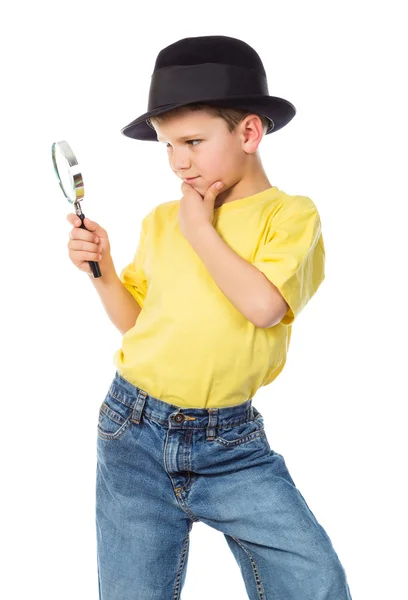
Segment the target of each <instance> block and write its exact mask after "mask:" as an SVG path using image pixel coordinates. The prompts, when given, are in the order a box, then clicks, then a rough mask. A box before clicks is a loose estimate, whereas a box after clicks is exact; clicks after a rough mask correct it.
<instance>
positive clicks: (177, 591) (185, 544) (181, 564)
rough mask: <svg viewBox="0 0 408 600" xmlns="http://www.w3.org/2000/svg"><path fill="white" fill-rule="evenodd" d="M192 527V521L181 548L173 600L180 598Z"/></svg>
mask: <svg viewBox="0 0 408 600" xmlns="http://www.w3.org/2000/svg"><path fill="white" fill-rule="evenodd" d="M192 526H193V521H191V520H190V521H189V524H188V531H187V534H186V536H185V538H184V541H183V545H182V547H181V554H180V558H179V568H178V569H177V574H176V582H175V584H174V589H173V595H172V598H171V600H178V599H179V598H180V580H181V574H182V572H183V568H184V564H185V559H186V553H187V547H188V538H189V535H190V531H191V528H192Z"/></svg>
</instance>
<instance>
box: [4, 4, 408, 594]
mask: <svg viewBox="0 0 408 600" xmlns="http://www.w3.org/2000/svg"><path fill="white" fill-rule="evenodd" d="M0 21H1V26H0V27H1V36H0V39H1V41H0V43H1V57H2V61H1V62H2V67H1V71H2V93H1V105H2V108H1V111H0V119H1V122H0V126H1V128H0V132H1V133H0V135H1V138H0V147H1V161H2V162H1V165H2V205H3V210H2V218H1V236H0V239H1V272H2V286H1V287H2V293H1V306H2V311H1V352H2V362H1V367H2V396H1V405H2V413H1V414H2V436H1V450H2V452H1V458H2V466H1V473H2V481H1V485H2V490H3V491H2V494H1V503H2V510H1V519H2V523H1V538H2V546H3V551H6V554H4V553H3V560H2V572H3V573H2V578H1V583H0V586H1V588H3V589H0V594H1V595H2V597H4V598H7V599H8V600H14V599H18V600H20V599H21V598H32V597H38V598H41V599H42V600H51V599H52V600H55V599H56V598H58V600H65V599H72V598H81V599H87V600H97V598H98V592H97V571H96V534H95V525H94V486H95V474H96V473H95V471H96V424H97V416H98V410H99V406H100V404H101V402H102V400H103V399H104V397H105V394H106V392H107V389H108V386H109V385H110V382H111V380H112V378H113V376H114V373H115V369H114V365H113V355H114V352H115V351H116V350H117V349H118V348H119V347H120V343H121V335H120V333H119V331H118V330H116V329H115V327H114V326H113V325H112V323H111V322H110V320H109V318H108V317H107V316H106V314H105V312H104V309H103V307H102V304H101V303H100V301H99V297H98V295H97V293H96V292H95V290H94V289H93V286H92V284H91V282H90V281H89V280H88V277H87V276H86V275H85V273H82V272H80V271H78V270H77V269H76V268H75V267H74V266H73V265H72V263H71V262H70V260H69V258H68V249H67V243H68V233H69V230H70V228H71V226H70V225H69V224H68V222H67V221H66V215H67V214H68V212H70V211H71V210H72V207H71V206H70V205H69V204H68V203H67V201H66V200H65V199H64V197H63V195H62V193H61V191H60V189H59V186H58V182H57V180H56V177H55V175H54V172H53V166H52V161H51V145H52V143H53V142H54V141H60V140H64V139H65V140H67V141H68V143H69V144H70V145H71V146H72V148H73V150H74V152H75V154H76V156H77V158H78V160H79V163H80V165H81V167H82V173H83V176H84V182H85V198H84V201H83V203H82V208H83V211H84V213H85V214H86V216H89V217H90V218H91V219H93V220H95V221H97V222H98V223H100V224H101V225H102V226H103V227H105V228H106V229H107V231H108V233H109V238H110V241H111V247H112V256H113V258H114V262H115V265H116V270H117V271H118V273H119V271H120V269H121V268H122V267H123V266H124V265H125V264H127V263H128V262H130V260H132V258H133V255H134V251H135V249H136V243H137V240H138V236H139V231H140V224H141V219H142V218H143V216H144V215H145V214H147V212H148V211H150V210H151V208H153V207H154V206H155V205H156V204H159V203H161V202H165V201H168V200H174V199H178V198H180V196H181V194H180V180H179V179H177V178H176V177H175V175H174V174H173V173H172V172H171V170H170V168H169V166H168V163H167V157H166V151H165V148H164V146H163V145H159V144H158V143H155V142H141V141H136V140H131V139H129V138H126V137H125V136H123V135H122V134H121V133H120V129H121V128H122V127H123V126H125V125H126V124H128V123H129V122H130V121H132V120H133V119H135V118H136V117H137V116H138V115H140V114H142V113H144V112H145V111H146V110H147V97H148V89H149V83H150V76H151V74H152V72H153V66H154V61H155V58H156V56H157V54H158V52H159V51H160V50H161V49H162V48H163V47H164V46H167V45H169V44H171V43H173V42H174V41H176V40H178V39H180V38H183V37H190V36H198V35H229V36H233V37H238V38H240V39H242V40H244V41H246V42H247V43H249V44H250V45H252V46H253V47H254V48H255V50H256V51H257V52H258V53H259V54H260V56H261V58H262V60H263V63H264V66H265V69H266V72H267V75H268V82H269V93H270V94H271V95H275V96H280V97H283V98H286V99H288V100H289V101H291V102H292V103H293V104H294V105H295V107H296V109H297V114H296V116H295V117H294V119H293V120H292V121H291V122H290V123H289V124H288V125H287V126H286V127H284V128H283V129H281V130H280V131H277V132H276V133H274V134H271V135H268V136H267V137H266V138H264V139H263V141H262V143H261V147H260V150H261V156H262V160H263V164H264V166H265V169H266V172H267V175H268V177H269V179H270V181H271V182H272V184H273V185H277V186H278V187H279V188H281V189H283V190H285V191H286V192H287V193H289V194H301V195H305V196H309V197H310V198H312V199H313V201H314V202H315V204H316V206H317V207H318V209H319V211H320V215H321V219H322V224H323V232H324V240H325V247H326V260H327V263H326V279H325V281H324V283H323V284H322V286H321V288H320V289H319V291H318V293H317V294H316V296H315V297H314V298H313V299H312V301H311V302H310V304H309V305H308V306H307V307H306V308H305V309H304V311H303V312H302V314H301V315H300V316H299V318H298V320H297V322H296V323H295V325H294V328H293V336H292V343H291V347H290V350H289V356H288V361H287V364H286V366H285V369H284V370H283V372H282V373H281V374H280V376H279V377H278V378H277V379H276V380H275V381H274V382H273V383H272V384H271V385H269V386H266V387H264V388H262V389H260V390H259V392H258V393H257V395H256V398H255V400H254V405H255V406H256V407H257V408H258V410H260V411H261V412H262V414H263V416H264V419H265V424H266V431H267V435H268V439H269V441H270V444H271V446H272V447H273V448H274V449H275V450H277V451H278V452H280V453H281V454H283V455H284V457H285V460H286V463H287V466H288V468H289V470H290V472H291V475H292V476H293V478H294V480H295V481H296V484H297V487H298V488H299V489H300V490H301V491H302V494H303V496H304V497H305V498H306V500H307V502H308V504H309V506H310V507H311V508H312V510H313V512H314V513H315V515H316V516H317V518H318V520H319V522H320V523H321V524H322V525H323V526H324V528H325V529H326V531H327V533H328V534H329V536H330V538H331V540H332V542H333V545H334V547H335V549H336V551H337V553H338V555H339V557H340V559H341V562H342V564H343V566H344V568H345V570H346V572H347V577H348V581H349V585H350V589H351V593H352V597H353V600H384V598H387V599H388V598H389V599H391V598H392V599H394V598H395V599H398V600H399V599H400V598H407V597H408V590H407V582H406V577H405V576H404V572H405V571H406V564H407V558H408V557H407V550H406V539H407V534H408V530H407V529H408V528H407V519H406V510H405V509H406V506H407V500H408V498H407V494H406V493H405V492H404V490H403V484H404V483H405V484H406V462H407V446H406V420H405V419H404V418H403V409H404V408H405V407H404V404H406V400H407V398H408V395H407V384H406V381H407V342H406V340H407V333H408V331H407V319H406V306H407V291H406V290H407V287H406V279H407V244H406V236H405V233H406V219H407V210H406V202H407V185H406V181H405V175H406V165H407V146H406V140H407V133H408V128H407V109H406V107H407V100H408V98H407V93H406V87H405V86H406V61H405V59H404V58H403V56H404V55H405V56H406V55H407V44H406V27H405V21H404V19H403V3H402V2H400V3H398V2H390V1H388V2H382V3H380V2H370V3H369V2H358V1H356V0H354V1H352V2H351V1H348V2H344V1H343V2H341V3H337V4H336V5H334V4H333V3H329V2H323V1H322V2H312V1H308V2H268V3H264V2H262V3H261V2H251V3H246V2H244V3H242V4H239V3H237V2H234V3H231V4H226V5H225V6H223V5H222V4H221V3H220V2H210V1H206V2H204V3H192V2H171V3H168V2H166V3H160V2H159V3H148V4H147V5H145V4H143V3H136V2H134V1H133V2H125V1H122V0H116V1H115V2H113V3H112V2H104V1H100V2H87V1H85V0H81V1H80V2H78V1H76V0H75V1H71V2H61V1H60V0H53V2H45V1H42V0H39V1H37V2H27V1H25V2H15V3H13V4H11V3H8V5H7V8H3V10H2V15H1V19H0ZM180 276H182V274H180ZM214 351H215V352H216V351H217V349H216V348H215V349H214ZM404 401H405V402H404ZM208 597H211V598H212V599H214V600H215V599H216V598H219V599H221V598H223V599H224V598H228V599H230V598H231V599H234V600H244V599H245V598H247V595H246V591H245V588H244V584H243V580H242V577H241V573H240V571H239V568H238V566H237V564H236V562H235V559H234V558H233V555H232V554H231V552H230V550H229V548H228V546H227V543H226V541H225V540H224V537H223V535H222V534H221V533H220V532H218V531H216V530H214V529H211V528H209V527H207V526H205V525H204V524H202V523H196V524H195V525H194V527H193V530H192V533H191V541H190V554H189V562H188V570H187V579H186V584H185V587H184V590H183V592H182V598H183V600H200V599H204V598H208ZM330 600H336V599H334V598H333V599H330Z"/></svg>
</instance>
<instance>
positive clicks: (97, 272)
mask: <svg viewBox="0 0 408 600" xmlns="http://www.w3.org/2000/svg"><path fill="white" fill-rule="evenodd" d="M78 217H79V218H80V219H81V221H82V223H81V225H80V226H79V228H80V229H86V227H85V225H84V219H85V215H84V213H82V214H80V215H78ZM86 230H87V231H89V229H86ZM88 262H89V264H90V265H91V269H92V273H93V276H94V278H96V277H100V276H101V275H102V273H101V270H100V268H99V264H98V263H97V262H95V261H94V260H89V261H88Z"/></svg>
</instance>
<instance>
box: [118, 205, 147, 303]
mask: <svg viewBox="0 0 408 600" xmlns="http://www.w3.org/2000/svg"><path fill="white" fill-rule="evenodd" d="M152 214H153V211H150V212H149V214H147V215H146V216H145V217H144V218H143V220H142V225H141V229H140V235H139V244H138V247H137V249H136V252H135V255H134V257H133V260H132V262H131V263H129V264H128V265H126V266H125V267H124V268H123V269H122V271H121V273H120V275H119V279H120V280H121V282H122V283H123V285H124V286H125V288H126V289H127V290H128V291H129V292H130V293H131V294H132V296H133V297H134V298H135V300H136V302H137V303H138V305H139V306H140V307H141V308H142V307H143V303H144V300H145V298H146V294H147V290H148V283H147V277H146V273H145V270H144V261H145V254H146V245H147V234H148V231H149V226H150V222H151V218H152Z"/></svg>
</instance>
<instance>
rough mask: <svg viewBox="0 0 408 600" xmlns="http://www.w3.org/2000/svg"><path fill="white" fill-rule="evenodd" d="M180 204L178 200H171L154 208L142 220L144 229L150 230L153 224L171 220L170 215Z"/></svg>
mask: <svg viewBox="0 0 408 600" xmlns="http://www.w3.org/2000/svg"><path fill="white" fill-rule="evenodd" d="M178 204H179V201H178V200H170V201H169V202H162V203H161V204H156V205H155V206H153V208H151V209H150V210H149V212H148V213H146V214H145V216H144V217H143V219H142V220H143V224H144V227H146V228H149V227H150V226H151V225H153V223H155V222H157V221H163V220H165V219H167V218H169V216H170V214H171V213H172V212H173V211H174V210H175V207H177V206H178Z"/></svg>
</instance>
